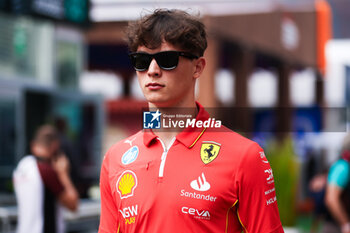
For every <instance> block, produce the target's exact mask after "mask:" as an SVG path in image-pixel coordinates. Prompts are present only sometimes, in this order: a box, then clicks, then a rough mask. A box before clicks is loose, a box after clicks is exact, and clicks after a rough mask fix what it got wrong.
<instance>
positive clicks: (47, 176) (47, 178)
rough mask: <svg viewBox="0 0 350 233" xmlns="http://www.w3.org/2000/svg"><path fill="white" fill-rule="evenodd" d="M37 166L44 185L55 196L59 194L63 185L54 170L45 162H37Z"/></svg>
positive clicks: (62, 189)
mask: <svg viewBox="0 0 350 233" xmlns="http://www.w3.org/2000/svg"><path fill="white" fill-rule="evenodd" d="M38 168H39V172H40V176H41V179H42V180H43V183H44V185H45V187H47V188H48V189H49V190H50V192H52V193H53V194H54V195H55V196H59V195H60V194H61V193H62V192H63V191H64V187H63V185H62V183H61V181H60V180H59V178H58V175H57V173H56V171H55V170H54V169H53V167H52V166H51V165H50V164H49V163H47V162H38Z"/></svg>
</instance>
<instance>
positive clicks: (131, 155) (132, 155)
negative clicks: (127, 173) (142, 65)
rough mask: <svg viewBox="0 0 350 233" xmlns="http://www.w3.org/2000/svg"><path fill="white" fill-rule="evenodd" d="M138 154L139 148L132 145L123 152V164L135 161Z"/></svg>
mask: <svg viewBox="0 0 350 233" xmlns="http://www.w3.org/2000/svg"><path fill="white" fill-rule="evenodd" d="M138 155H139V148H138V147H137V146H133V147H131V148H130V149H129V150H127V151H126V152H125V153H124V154H123V156H122V164H124V165H128V164H130V163H132V162H134V161H135V160H136V159H137V156H138Z"/></svg>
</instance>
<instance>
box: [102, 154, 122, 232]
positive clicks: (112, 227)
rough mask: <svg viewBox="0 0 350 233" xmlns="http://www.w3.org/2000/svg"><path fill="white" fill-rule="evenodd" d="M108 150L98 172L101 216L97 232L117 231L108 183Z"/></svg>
mask: <svg viewBox="0 0 350 233" xmlns="http://www.w3.org/2000/svg"><path fill="white" fill-rule="evenodd" d="M108 170H109V163H108V152H107V154H106V156H105V158H104V160H103V162H102V167H101V174H100V192H101V216H100V226H99V230H98V232H99V233H112V232H113V233H115V232H118V227H119V226H118V216H117V214H118V209H117V207H116V203H115V201H114V199H113V195H112V192H111V187H110V183H109V172H108Z"/></svg>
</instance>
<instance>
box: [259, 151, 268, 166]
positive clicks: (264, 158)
mask: <svg viewBox="0 0 350 233" xmlns="http://www.w3.org/2000/svg"><path fill="white" fill-rule="evenodd" d="M259 155H260V158H261V161H262V162H263V163H269V161H267V158H266V156H265V153H264V151H260V152H259Z"/></svg>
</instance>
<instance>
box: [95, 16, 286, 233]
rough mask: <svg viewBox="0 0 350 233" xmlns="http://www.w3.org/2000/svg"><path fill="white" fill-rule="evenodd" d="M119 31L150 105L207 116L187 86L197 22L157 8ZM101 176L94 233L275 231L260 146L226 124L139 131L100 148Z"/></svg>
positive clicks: (202, 37)
mask: <svg viewBox="0 0 350 233" xmlns="http://www.w3.org/2000/svg"><path fill="white" fill-rule="evenodd" d="M128 38H129V47H130V50H131V51H132V53H131V54H130V58H131V61H132V64H133V65H134V67H135V69H136V73H137V76H138V80H139V84H140V86H141V88H142V91H143V93H144V95H145V97H146V99H147V101H148V103H149V107H150V108H155V109H158V111H159V112H158V113H161V114H162V115H163V116H166V115H172V114H173V113H174V112H173V111H174V110H173V109H179V110H180V109H190V111H188V112H187V113H190V112H191V111H192V113H194V114H195V116H196V117H195V120H196V121H197V122H200V121H202V122H204V121H206V120H208V118H209V114H208V113H207V112H206V111H205V110H204V109H203V107H202V106H201V105H200V104H199V103H198V102H196V101H195V96H194V89H195V82H196V79H198V78H199V77H200V75H201V73H202V72H203V69H204V67H205V64H206V61H205V58H204V57H203V53H204V51H205V49H206V47H207V41H206V32H205V28H204V25H203V24H202V23H201V22H200V21H199V20H198V19H197V18H195V17H192V16H190V15H189V14H187V13H185V12H183V11H179V10H156V11H155V12H154V13H153V14H150V15H146V16H144V17H143V18H141V19H140V20H139V21H137V22H135V23H133V24H131V25H130V26H129V28H128ZM191 109H192V110H191ZM158 116H159V114H157V112H156V113H154V115H153V117H154V118H157V117H158ZM100 186H101V218H100V228H99V232H100V233H111V232H123V233H129V232H143V233H147V232H152V233H154V232H166V233H171V232H196V233H198V232H235V233H238V232H239V233H240V232H242V231H244V232H250V233H269V232H275V233H280V232H283V229H282V226H281V222H280V219H279V214H278V208H277V202H276V194H275V188H274V180H273V176H272V170H271V168H270V166H269V164H268V161H267V160H266V157H265V155H264V152H263V150H262V149H261V148H260V147H259V146H258V145H257V144H256V143H254V142H252V141H250V140H248V139H246V138H244V137H242V136H240V135H238V134H236V133H234V132H232V131H230V130H228V129H226V128H225V127H221V129H216V130H211V129H210V128H206V127H202V126H201V125H200V124H199V125H196V124H194V125H192V126H190V127H187V128H186V129H183V130H180V129H178V130H157V131H155V130H153V131H151V130H149V131H146V130H145V131H140V132H139V133H137V134H135V135H133V136H131V137H129V138H127V139H125V140H123V141H121V142H119V143H117V144H115V145H114V146H112V148H110V150H109V151H108V152H107V154H106V155H105V158H104V161H103V164H102V169H101V180H100Z"/></svg>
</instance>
